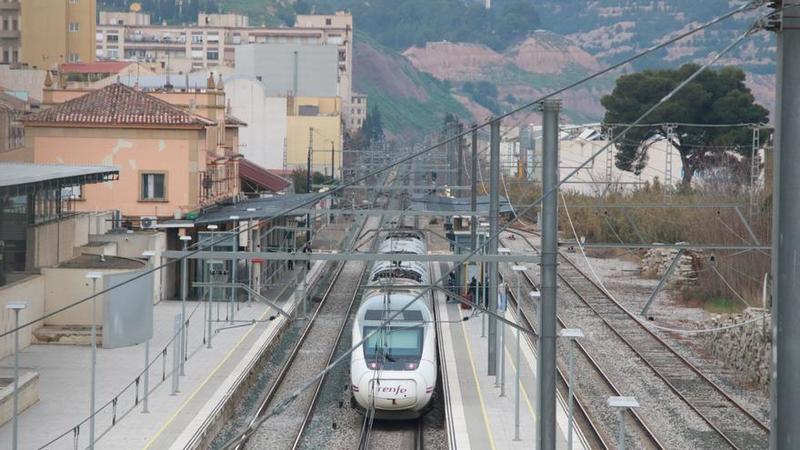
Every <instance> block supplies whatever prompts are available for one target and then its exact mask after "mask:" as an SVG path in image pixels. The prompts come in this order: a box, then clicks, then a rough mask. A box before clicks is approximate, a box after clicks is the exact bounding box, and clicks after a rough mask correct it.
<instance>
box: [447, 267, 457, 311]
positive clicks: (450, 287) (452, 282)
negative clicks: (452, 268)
mask: <svg viewBox="0 0 800 450" xmlns="http://www.w3.org/2000/svg"><path fill="white" fill-rule="evenodd" d="M455 293H456V275H455V274H454V273H453V272H450V273H448V274H447V303H458V301H457V300H455V299H453V296H454V295H455Z"/></svg>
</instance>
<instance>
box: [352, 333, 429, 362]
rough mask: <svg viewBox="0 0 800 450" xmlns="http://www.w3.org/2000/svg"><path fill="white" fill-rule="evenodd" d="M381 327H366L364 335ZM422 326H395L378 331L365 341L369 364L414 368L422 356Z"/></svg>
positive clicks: (365, 357)
mask: <svg viewBox="0 0 800 450" xmlns="http://www.w3.org/2000/svg"><path fill="white" fill-rule="evenodd" d="M378 328H379V327H370V326H366V327H364V335H367V334H368V333H371V332H372V331H374V330H376V329H378ZM422 337H423V329H422V327H394V328H389V329H385V330H382V331H378V332H377V333H375V334H374V335H372V336H370V338H369V339H367V341H366V342H364V359H365V360H366V362H367V366H369V367H370V368H373V369H378V368H381V369H384V370H414V369H416V368H417V365H418V364H419V360H420V358H422Z"/></svg>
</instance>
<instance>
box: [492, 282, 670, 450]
mask: <svg viewBox="0 0 800 450" xmlns="http://www.w3.org/2000/svg"><path fill="white" fill-rule="evenodd" d="M522 274H523V276H524V277H523V278H524V279H525V282H526V284H527V285H528V286H529V287H530V288H534V289H536V285H535V284H534V282H533V280H532V279H530V277H529V276H528V274H527V273H525V272H523V273H522ZM505 278H506V279H507V281H508V280H510V281H512V282H513V280H512V277H505ZM509 293H510V296H509V298H510V300H511V301H510V303H509V305H510V307H509V309H511V310H512V311H514V312H515V313H516V307H517V302H518V300H517V297H516V292H514V290H513V289H509ZM522 304H523V305H525V307H523V308H520V313H521V317H520V318H519V320H521V321H522V323H523V326H527V327H530V329H531V330H533V331H534V333H535V334H536V337H538V331H537V330H536V326H535V325H534V323H533V321H531V319H530V317H531V316H532V315H535V313H536V311H535V310H536V308H535V306H534V304H533V303H531V302H528V303H525V302H523V303H522ZM526 310H528V311H526ZM557 323H558V327H559V330H561V329H563V328H567V326H566V324H565V323H564V321H563V320H561V317H560V316H559V317H557ZM525 338H526V339H528V342H529V344H530V345H531V348H534V349H535V348H536V341H535V340H533V338H532V337H531V336H530V335H529V334H525ZM575 348H576V350H577V352H576V356H577V358H576V361H575V363H576V367H580V364H581V360H582V361H583V363H584V364H586V365H588V366H589V367H591V368H592V371H593V374H592V375H591V380H587V381H590V382H591V384H592V387H593V388H594V389H595V390H596V389H597V388H598V387H604V388H605V389H604V391H603V392H602V393H601V392H597V391H594V392H593V393H592V395H591V396H592V397H593V398H592V400H593V401H588V400H589V398H588V397H590V395H589V394H584V393H580V392H576V391H577V389H576V390H575V391H573V394H574V397H575V398H574V400H575V403H574V406H575V412H576V413H577V414H576V415H575V421H576V423H577V424H578V426H580V428H581V429H582V430H584V431H585V432H587V431H588V434H589V435H590V436H587V438H588V439H589V440H590V441H591V445H592V448H604V449H613V448H616V445H614V444H613V443H612V442H611V440H610V439H609V437H608V435H607V434H608V433H604V432H603V431H601V427H600V426H599V424H598V423H596V421H595V420H593V419H592V417H594V416H597V415H599V414H592V412H594V413H597V411H590V409H592V408H607V406H606V404H605V401H604V400H605V399H606V398H608V397H609V396H617V395H622V393H621V391H620V390H619V389H618V388H617V386H616V385H615V384H614V382H612V381H611V379H610V378H609V376H608V375H607V374H606V373H605V372H604V371H603V369H602V368H601V367H600V365H599V364H598V363H597V361H595V359H594V358H592V356H591V355H590V354H589V352H588V351H587V350H586V348H585V347H584V346H583V344H581V342H580V341H577V340H576V341H575ZM578 358H580V360H579V359H578ZM558 384H559V386H558V388H559V391H560V392H561V393H562V395H564V396H566V393H567V389H568V384H567V374H565V373H564V370H562V368H561V367H558ZM590 405H591V406H590ZM605 415H607V416H608V415H611V412H610V411H605ZM630 416H631V421H632V425H634V426H633V427H631V426H630V425H628V427H627V429H628V431H629V433H631V432H636V433H638V435H639V437H640V439H639V442H636V443H632V444H635V448H651V449H663V448H665V447H664V445H662V444H661V442H660V441H659V440H658V438H657V437H656V435H655V433H654V432H653V431H652V430H651V428H650V427H649V426H648V425H647V423H646V422H645V421H644V419H643V418H642V417H641V415H640V414H639V413H638V412H637V411H636V410H632V411H631V414H630Z"/></svg>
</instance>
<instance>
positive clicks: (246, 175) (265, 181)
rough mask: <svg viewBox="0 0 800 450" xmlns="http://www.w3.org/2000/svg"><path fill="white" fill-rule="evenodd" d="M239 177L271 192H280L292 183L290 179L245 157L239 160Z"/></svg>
mask: <svg viewBox="0 0 800 450" xmlns="http://www.w3.org/2000/svg"><path fill="white" fill-rule="evenodd" d="M239 177H240V178H242V179H243V180H245V181H248V182H250V183H252V184H254V185H257V186H260V187H261V188H262V189H266V190H269V191H272V192H281V191H283V190H284V189H286V188H288V187H289V186H290V185H291V184H292V182H291V181H289V180H287V179H285V178H283V177H279V176H278V175H275V174H272V173H270V172H269V171H268V170H267V169H265V168H263V167H261V166H259V165H258V164H256V163H254V162H252V161H250V160H247V159H242V160H241V161H239Z"/></svg>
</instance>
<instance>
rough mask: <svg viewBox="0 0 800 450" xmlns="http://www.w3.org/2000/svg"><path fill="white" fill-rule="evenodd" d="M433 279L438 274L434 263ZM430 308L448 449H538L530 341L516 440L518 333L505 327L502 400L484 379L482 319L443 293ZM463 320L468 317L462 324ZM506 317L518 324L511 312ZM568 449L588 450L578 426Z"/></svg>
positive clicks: (563, 443)
mask: <svg viewBox="0 0 800 450" xmlns="http://www.w3.org/2000/svg"><path fill="white" fill-rule="evenodd" d="M433 266H434V267H433V279H438V278H439V277H440V276H441V273H442V271H441V270H440V266H439V265H438V264H435V265H433ZM434 305H435V308H436V311H437V320H438V321H440V328H439V330H440V334H439V339H440V343H441V344H440V349H442V351H441V353H442V354H441V355H440V358H439V359H440V361H441V362H442V374H443V375H442V376H443V377H444V378H445V379H443V380H442V383H443V385H444V387H445V389H444V390H445V391H446V392H445V393H444V394H445V408H446V412H447V432H448V442H449V448H450V449H457V450H465V449H467V450H468V449H491V450H497V449H515V448H519V449H523V448H525V449H530V448H534V447H535V446H536V441H535V432H536V400H535V393H536V356H535V352H534V349H533V348H532V347H531V345H530V343H529V342H528V341H527V340H526V339H525V338H524V337H523V338H522V339H521V343H522V345H521V352H520V353H521V364H520V366H521V367H520V369H521V372H520V384H521V386H522V388H521V389H520V411H519V418H520V427H519V430H520V432H519V440H514V437H515V436H514V435H515V426H514V400H515V397H514V392H515V391H514V389H515V384H514V383H515V374H516V371H517V369H518V368H517V366H516V365H515V361H514V355H515V352H516V333H515V332H514V331H513V329H511V327H508V326H506V327H505V348H504V352H505V366H506V367H505V396H503V397H501V396H500V393H501V389H500V387H496V386H495V379H496V378H495V376H493V375H492V376H489V375H487V373H488V370H487V341H488V338H486V337H481V327H482V324H481V320H482V318H481V316H480V315H475V316H472V314H473V311H472V310H463V309H461V308H460V304H458V303H447V302H446V295H445V294H444V293H443V292H442V291H435V293H434ZM466 316H472V317H471V318H470V319H469V320H466V321H464V320H463V318H464V317H466ZM505 317H506V319H508V320H510V321H512V322H516V317H515V316H514V314H513V313H512V312H511V311H507V312H506V316H505ZM557 423H558V430H557V433H558V435H557V437H556V439H557V448H560V449H561V448H567V407H566V401H565V399H564V398H561V396H560V395H559V397H558V401H557ZM572 448H573V449H575V450H583V449H587V448H589V447H588V444H587V443H586V441H585V439H584V436H583V434H582V433H581V431H580V430H579V429H578V427H577V424H576V426H575V428H574V431H573V443H572Z"/></svg>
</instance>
